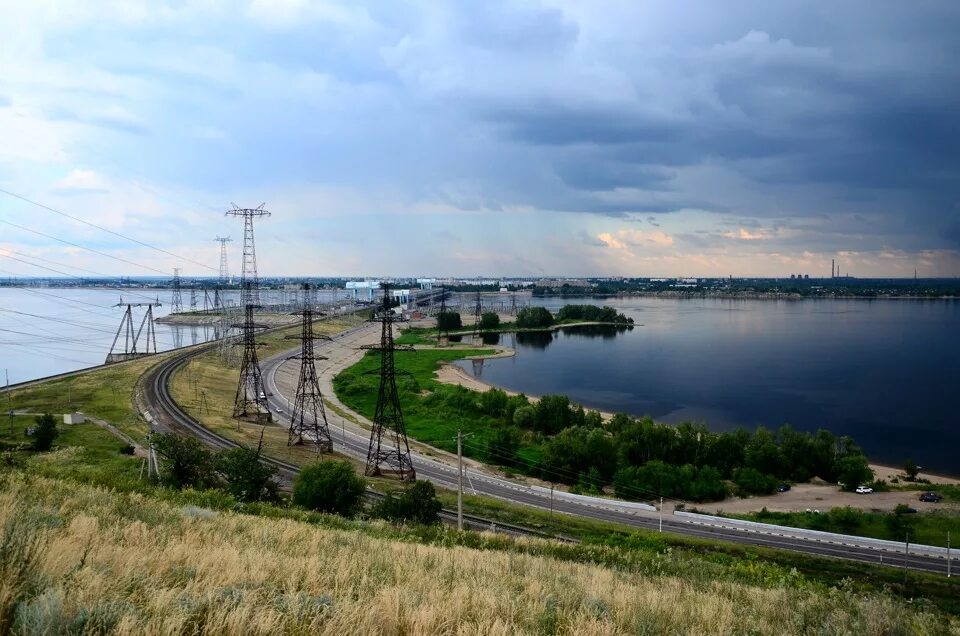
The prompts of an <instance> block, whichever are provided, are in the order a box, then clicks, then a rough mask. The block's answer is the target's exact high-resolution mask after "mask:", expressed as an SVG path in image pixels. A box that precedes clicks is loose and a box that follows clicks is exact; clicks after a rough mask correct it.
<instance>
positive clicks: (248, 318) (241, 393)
mask: <svg viewBox="0 0 960 636" xmlns="http://www.w3.org/2000/svg"><path fill="white" fill-rule="evenodd" d="M243 309H244V320H243V322H242V323H240V324H237V325H234V327H239V328H240V329H241V330H242V332H243V336H242V339H241V341H240V342H237V343H234V344H236V345H242V346H243V361H242V362H241V363H240V379H239V380H238V382H237V394H236V396H235V397H234V400H233V417H235V418H240V417H248V416H250V415H253V416H255V417H256V418H257V419H258V420H259V419H263V418H266V420H267V421H268V422H269V421H270V410H269V409H268V408H267V392H266V387H265V385H264V384H263V373H262V372H261V371H260V360H259V359H258V358H257V340H256V330H257V329H259V328H262V327H265V326H266V325H258V324H256V323H254V322H253V311H254V309H257V306H256V305H252V304H248V305H246V306H244V308H243ZM237 426H239V423H238V424H237Z"/></svg>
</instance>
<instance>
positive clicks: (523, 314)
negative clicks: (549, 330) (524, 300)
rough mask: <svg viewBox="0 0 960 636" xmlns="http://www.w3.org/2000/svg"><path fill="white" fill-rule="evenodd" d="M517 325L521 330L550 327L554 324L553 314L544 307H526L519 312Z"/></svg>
mask: <svg viewBox="0 0 960 636" xmlns="http://www.w3.org/2000/svg"><path fill="white" fill-rule="evenodd" d="M516 324H517V327H520V328H521V329H536V328H538V327H549V326H550V325H552V324H553V314H551V313H550V312H549V311H548V310H547V309H544V308H543V307H524V308H523V309H521V310H520V311H518V312H517V321H516Z"/></svg>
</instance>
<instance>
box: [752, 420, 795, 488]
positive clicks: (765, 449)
mask: <svg viewBox="0 0 960 636" xmlns="http://www.w3.org/2000/svg"><path fill="white" fill-rule="evenodd" d="M745 460H746V465H747V466H749V467H751V468H756V469H757V470H758V471H760V472H761V473H763V474H764V475H776V476H777V477H786V476H787V472H786V470H785V463H784V459H783V453H782V452H781V451H780V447H778V446H777V437H776V435H774V434H773V432H772V431H770V430H768V429H766V428H764V427H762V426H761V427H759V428H757V430H756V431H754V433H753V438H752V439H751V440H750V443H749V444H747V448H746V452H745Z"/></svg>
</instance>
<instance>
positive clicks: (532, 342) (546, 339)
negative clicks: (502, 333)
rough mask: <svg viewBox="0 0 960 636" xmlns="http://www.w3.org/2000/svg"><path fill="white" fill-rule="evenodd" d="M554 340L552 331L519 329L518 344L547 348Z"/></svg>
mask: <svg viewBox="0 0 960 636" xmlns="http://www.w3.org/2000/svg"><path fill="white" fill-rule="evenodd" d="M551 342H553V332H552V331H518V332H517V344H518V345H523V346H524V347H531V348H533V349H546V348H547V346H549V344H550V343H551Z"/></svg>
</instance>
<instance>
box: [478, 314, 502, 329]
mask: <svg viewBox="0 0 960 636" xmlns="http://www.w3.org/2000/svg"><path fill="white" fill-rule="evenodd" d="M499 326H500V316H498V315H497V314H495V313H494V312H492V311H489V312H487V313H485V314H483V315H482V316H480V328H481V329H496V328H497V327H499Z"/></svg>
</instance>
